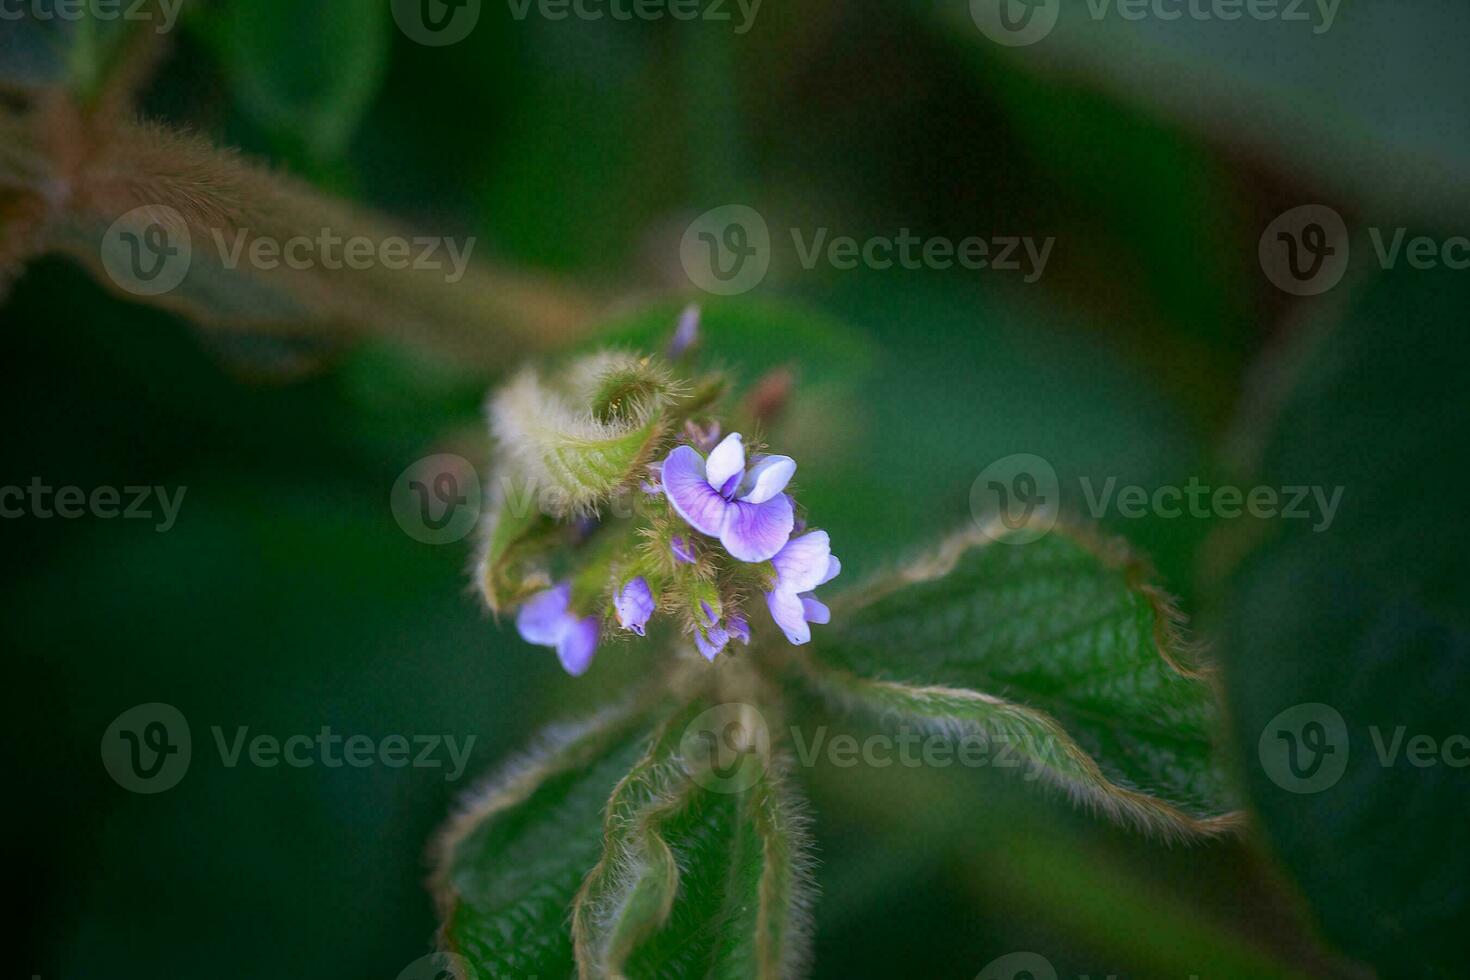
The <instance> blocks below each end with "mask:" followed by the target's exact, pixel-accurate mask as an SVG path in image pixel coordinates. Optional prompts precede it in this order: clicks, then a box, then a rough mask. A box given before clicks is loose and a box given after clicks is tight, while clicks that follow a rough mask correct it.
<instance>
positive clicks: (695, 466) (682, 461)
mask: <svg viewBox="0 0 1470 980" xmlns="http://www.w3.org/2000/svg"><path fill="white" fill-rule="evenodd" d="M704 474H705V465H704V460H702V459H700V458H699V453H697V452H695V451H694V450H693V449H690V448H689V447H688V446H675V447H674V451H673V452H671V453H669V456H668V458H667V459H665V460H664V493H666V494H667V495H668V498H669V503H671V504H673V505H674V510H675V511H677V512H678V514H679V516H680V517H682V518H684V520H686V521H688V522H689V526H690V527H692V528H694V530H696V531H702V532H703V533H705V534H708V535H711V536H714V537H719V534H720V531H721V530H723V529H724V526H725V520H726V516H725V514H726V511H728V510H729V509H730V502H729V501H727V500H726V499H725V498H724V497H721V496H720V495H719V494H718V493H716V492H715V489H714V487H711V486H710V485H709V481H708V480H706V479H705V476H704Z"/></svg>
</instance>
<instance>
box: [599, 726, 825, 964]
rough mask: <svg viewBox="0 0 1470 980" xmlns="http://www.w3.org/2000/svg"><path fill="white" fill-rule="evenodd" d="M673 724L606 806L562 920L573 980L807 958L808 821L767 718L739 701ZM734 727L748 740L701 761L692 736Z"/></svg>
mask: <svg viewBox="0 0 1470 980" xmlns="http://www.w3.org/2000/svg"><path fill="white" fill-rule="evenodd" d="M700 709H704V710H700ZM676 721H677V724H672V725H666V726H665V727H664V728H663V729H662V730H661V733H660V735H659V736H658V737H656V738H655V740H654V742H653V744H652V745H651V746H650V749H649V752H648V753H647V754H646V755H645V756H644V758H643V759H642V760H640V763H639V764H638V766H636V767H635V768H634V770H633V771H632V772H631V773H630V774H629V776H628V778H627V779H625V780H624V781H623V782H622V783H620V784H619V786H618V789H617V790H615V791H614V793H613V796H612V800H611V801H610V803H609V806H608V811H607V818H606V823H605V834H606V840H607V850H606V851H605V853H604V855H603V859H602V861H601V862H599V864H598V866H597V868H596V869H594V870H593V871H592V873H591V874H589V875H588V877H587V881H586V883H585V884H584V886H583V889H582V892H581V894H579V896H578V899H577V906H576V912H575V917H574V920H573V922H574V931H575V933H576V936H577V947H578V957H579V960H580V962H581V967H582V976H583V977H588V978H590V977H602V976H613V977H621V976H630V977H685V976H709V977H730V978H735V977H742V978H744V977H760V978H776V977H785V976H790V975H792V974H793V973H794V972H797V971H798V969H799V967H800V966H801V964H802V963H803V962H804V959H805V956H806V941H807V933H808V930H807V924H806V917H805V916H806V905H807V893H808V888H809V878H808V874H807V870H806V861H805V858H804V848H805V843H806V837H805V825H804V821H803V820H802V818H801V816H800V814H799V812H798V810H797V808H796V805H795V803H794V802H793V799H792V797H791V795H790V792H789V790H788V789H787V788H786V785H785V781H784V778H783V777H782V775H781V774H780V769H781V768H782V764H781V761H780V760H777V759H773V758H772V757H771V755H770V744H769V735H768V733H767V730H766V728H765V721H764V719H763V718H762V717H761V715H760V713H759V712H758V711H757V710H755V709H754V708H753V707H752V706H750V705H744V704H736V703H731V704H724V705H719V706H716V707H713V708H710V707H708V706H707V705H705V704H703V703H695V704H693V705H691V706H689V707H687V708H686V709H685V711H684V712H683V713H682V714H681V715H679V716H676ZM731 722H736V723H737V724H738V726H739V727H740V728H741V730H742V731H743V732H745V733H746V734H747V735H751V736H754V737H750V738H744V739H741V738H737V739H735V740H733V741H727V742H726V745H727V746H728V747H729V748H730V749H732V750H733V752H732V754H731V755H729V756H726V757H724V758H719V759H711V758H710V757H709V756H707V755H704V754H701V752H700V749H701V748H703V745H702V744H701V742H700V741H699V740H698V738H697V737H696V736H698V735H702V734H709V735H710V736H713V737H715V738H724V739H727V740H728V739H729V737H730V736H729V732H730V730H731V729H730V727H729V726H730V723H731ZM676 753H677V755H676ZM712 762H719V763H722V765H720V766H719V768H717V769H712V768H710V765H711V763H712ZM732 773H733V774H734V776H733V777H732V776H730V775H729V774H732Z"/></svg>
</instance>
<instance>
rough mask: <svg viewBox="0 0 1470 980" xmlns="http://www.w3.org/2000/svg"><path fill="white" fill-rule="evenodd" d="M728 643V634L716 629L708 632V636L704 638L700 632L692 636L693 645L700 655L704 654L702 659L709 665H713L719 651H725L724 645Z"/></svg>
mask: <svg viewBox="0 0 1470 980" xmlns="http://www.w3.org/2000/svg"><path fill="white" fill-rule="evenodd" d="M729 642H730V634H728V633H726V632H725V631H724V630H722V629H720V628H718V627H716V628H715V629H712V630H710V631H709V636H705V634H703V633H700V632H695V634H694V645H695V646H697V647H698V648H699V652H700V653H702V654H704V659H706V660H708V661H709V662H710V663H714V660H715V658H716V657H718V656H719V655H720V651H721V650H723V649H725V644H727V643H729Z"/></svg>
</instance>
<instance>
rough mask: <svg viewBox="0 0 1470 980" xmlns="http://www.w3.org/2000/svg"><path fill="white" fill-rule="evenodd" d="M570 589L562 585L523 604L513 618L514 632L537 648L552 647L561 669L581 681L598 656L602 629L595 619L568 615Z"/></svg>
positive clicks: (572, 614)
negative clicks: (598, 643)
mask: <svg viewBox="0 0 1470 980" xmlns="http://www.w3.org/2000/svg"><path fill="white" fill-rule="evenodd" d="M571 601H572V586H571V584H570V583H568V582H563V583H561V584H560V585H557V586H555V587H554V588H550V589H547V590H546V591H545V592H538V593H536V594H535V595H533V596H532V597H531V598H529V599H527V600H526V604H525V605H523V606H521V611H520V612H518V613H517V614H516V629H517V630H519V631H520V634H521V639H523V640H525V641H526V642H527V643H534V644H536V645H537V646H543V647H552V648H553V649H555V650H556V656H557V659H558V660H560V661H561V665H562V667H563V669H565V670H566V672H567V673H568V674H571V675H572V676H573V677H580V676H581V675H582V674H583V673H585V672H586V670H587V667H588V666H589V665H590V664H591V663H592V655H593V654H595V653H596V652H597V637H598V634H599V633H600V632H601V628H600V626H599V624H598V622H597V617H596V616H581V617H579V616H578V615H577V614H576V613H574V612H572V611H571V608H570V606H571Z"/></svg>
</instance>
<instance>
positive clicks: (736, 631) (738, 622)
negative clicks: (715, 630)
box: [725, 613, 750, 646]
mask: <svg viewBox="0 0 1470 980" xmlns="http://www.w3.org/2000/svg"><path fill="white" fill-rule="evenodd" d="M725 632H727V633H729V634H730V639H732V640H739V641H740V642H741V644H743V645H744V646H750V624H749V623H747V622H746V621H745V617H744V616H742V615H740V614H739V613H731V614H730V615H729V616H728V617H727V618H726V619H725Z"/></svg>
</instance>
